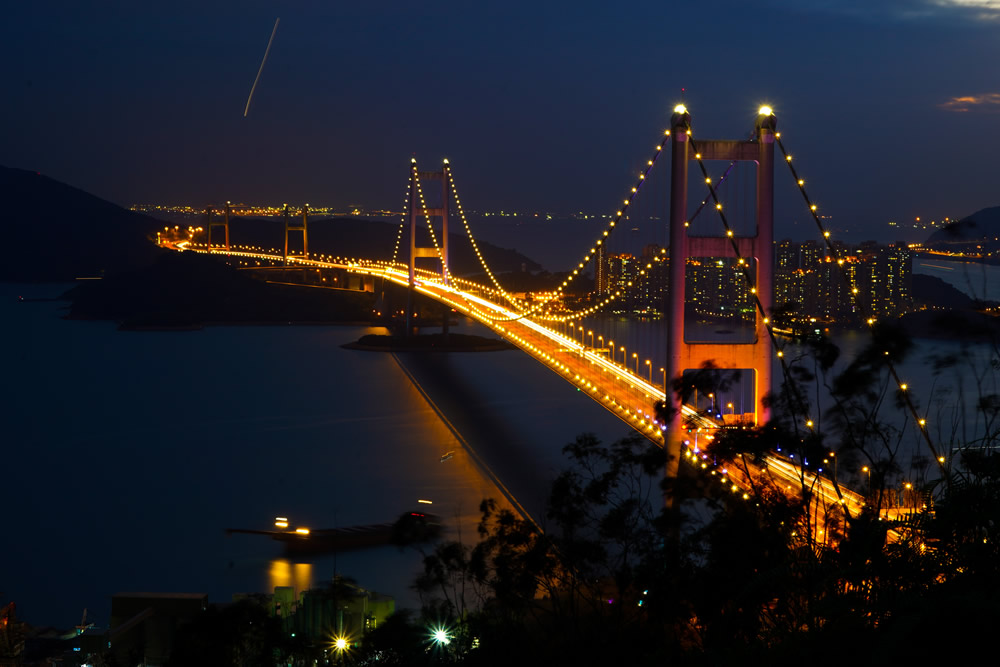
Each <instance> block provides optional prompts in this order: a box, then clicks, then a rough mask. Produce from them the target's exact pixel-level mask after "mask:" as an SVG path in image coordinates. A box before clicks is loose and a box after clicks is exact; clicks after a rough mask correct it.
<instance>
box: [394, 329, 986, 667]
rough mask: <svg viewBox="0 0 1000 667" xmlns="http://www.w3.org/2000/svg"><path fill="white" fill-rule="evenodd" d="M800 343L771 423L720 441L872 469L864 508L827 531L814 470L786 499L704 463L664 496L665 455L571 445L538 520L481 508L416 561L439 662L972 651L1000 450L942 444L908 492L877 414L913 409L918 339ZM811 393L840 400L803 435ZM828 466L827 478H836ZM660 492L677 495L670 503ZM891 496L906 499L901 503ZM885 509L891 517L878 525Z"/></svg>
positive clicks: (899, 438) (879, 656)
mask: <svg viewBox="0 0 1000 667" xmlns="http://www.w3.org/2000/svg"><path fill="white" fill-rule="evenodd" d="M804 349H805V350H806V352H805V353H803V356H802V359H800V360H798V361H799V363H798V364H797V365H794V366H793V367H792V372H791V373H789V374H788V375H787V376H786V378H785V385H784V387H783V391H782V392H781V393H779V394H778V395H777V396H776V397H775V399H774V401H773V405H774V406H775V413H776V418H774V419H773V420H772V422H771V423H769V424H767V425H766V426H765V427H762V428H760V429H752V430H750V429H746V430H744V429H732V430H727V431H725V432H724V433H722V434H721V436H720V437H719V438H718V439H717V442H716V444H715V447H716V448H717V450H716V451H717V452H718V453H719V455H720V456H721V455H723V454H724V455H725V456H726V457H727V459H728V460H731V461H735V462H736V463H737V464H739V463H740V462H743V463H747V462H750V461H753V462H754V463H757V464H760V463H762V462H763V461H764V460H765V456H764V455H765V453H767V452H774V451H776V450H778V449H781V450H782V451H784V452H786V453H787V454H788V455H790V456H795V455H797V457H798V460H800V461H801V460H805V459H810V458H811V459H812V460H814V461H819V460H823V458H824V457H830V458H829V459H828V461H829V460H832V459H833V457H838V458H837V460H838V461H839V462H840V463H841V464H842V465H845V466H850V467H852V468H858V469H861V464H863V465H864V466H865V468H866V469H867V470H869V471H874V475H872V474H871V472H869V477H868V480H867V481H868V485H867V489H866V491H867V496H868V497H867V500H868V505H867V509H866V510H865V511H863V512H862V513H861V514H860V515H856V516H845V515H843V512H840V517H839V522H838V521H836V520H835V521H831V522H830V523H829V524H820V523H819V521H818V519H817V516H818V514H820V513H825V514H827V515H828V516H829V515H830V514H831V513H836V512H837V511H839V509H837V508H831V507H823V506H822V503H821V502H819V501H818V499H817V497H816V496H815V495H814V494H813V493H812V491H813V489H812V486H811V484H814V483H815V482H810V481H809V477H810V476H811V475H812V473H813V472H816V468H817V467H818V466H816V465H814V466H813V469H812V471H810V474H809V475H807V474H805V473H803V475H802V479H801V484H800V488H799V489H797V493H794V494H787V493H783V492H780V491H779V490H778V489H777V488H776V487H774V486H769V485H766V484H763V485H757V486H755V487H754V488H753V496H752V498H751V500H750V501H745V500H743V498H742V496H741V495H738V494H732V493H730V492H728V491H726V490H725V487H724V486H722V485H719V484H718V483H715V484H712V483H711V481H710V480H711V479H712V478H710V477H708V476H691V477H686V478H682V479H680V480H678V481H677V482H676V484H675V485H674V486H673V487H672V488H670V489H667V490H666V491H665V490H664V489H663V488H661V484H660V479H661V477H662V470H663V468H664V464H665V459H664V454H663V452H662V451H661V450H659V449H657V448H655V447H653V446H652V445H650V444H649V443H647V442H646V441H645V440H643V439H641V438H639V437H638V436H636V437H631V438H626V439H624V440H621V441H619V442H616V443H614V444H612V445H610V446H605V445H604V444H602V443H600V442H598V441H597V440H596V439H595V438H594V437H592V436H589V435H583V436H580V437H578V438H577V440H576V442H574V443H572V444H570V445H568V446H567V447H566V448H565V450H564V451H565V453H566V454H567V455H568V456H569V458H570V461H571V464H572V467H571V469H570V470H569V471H567V472H565V473H564V474H562V475H561V476H560V477H559V478H558V479H557V480H556V481H555V482H554V484H553V487H552V490H551V496H550V501H549V507H548V512H547V516H546V521H545V525H544V532H543V531H542V530H540V529H539V527H537V526H535V525H534V524H532V523H530V522H528V521H525V520H522V519H520V518H519V517H517V516H515V515H514V514H513V513H511V512H510V511H508V510H504V509H500V508H499V507H498V505H497V504H496V503H494V502H493V501H485V502H484V503H483V505H482V508H481V509H482V522H481V525H480V537H481V541H480V542H479V543H478V544H476V545H474V546H469V545H464V544H461V543H457V542H449V543H444V544H440V545H438V547H437V548H436V549H435V551H434V552H433V553H432V554H430V555H429V556H427V558H426V559H425V569H424V573H423V575H422V576H421V577H420V579H419V581H418V582H417V584H416V585H417V588H418V589H419V590H420V591H421V593H422V595H423V596H424V600H425V601H426V608H425V616H426V617H427V618H434V619H437V620H438V621H439V622H441V623H443V624H445V625H447V627H449V628H450V633H451V635H450V637H451V642H450V643H449V644H448V645H447V646H438V647H436V649H437V653H435V654H434V655H433V657H434V658H435V659H437V660H439V661H453V662H462V663H463V664H470V665H473V664H510V663H514V662H517V663H529V664H543V663H544V664H580V665H583V664H653V663H658V664H662V663H664V662H668V663H670V664H681V665H683V664H698V665H703V664H720V663H722V662H723V661H729V660H740V661H743V662H745V661H748V660H749V661H751V662H763V661H767V662H768V663H770V664H786V663H792V662H793V661H794V662H796V663H799V662H801V661H802V660H809V661H810V662H811V663H814V664H815V663H819V664H835V663H843V662H845V661H850V662H860V663H863V664H868V663H875V662H892V663H896V662H899V661H900V660H906V659H911V660H915V661H919V662H920V663H921V664H923V663H926V662H928V661H929V660H932V659H945V658H947V659H948V660H955V659H956V658H961V657H963V656H969V657H972V658H975V659H980V656H981V651H982V650H984V648H985V647H986V646H987V642H988V640H989V639H990V637H991V633H990V630H991V625H992V619H993V618H995V616H996V613H997V611H998V610H1000V549H998V540H1000V535H998V531H1000V456H998V455H996V454H994V453H993V451H994V450H993V449H992V448H990V447H984V446H982V444H983V443H982V442H978V443H977V446H975V447H963V448H960V449H956V448H955V446H954V443H952V444H951V445H950V446H949V451H954V452H955V454H954V455H953V456H952V457H951V458H950V459H947V460H945V459H943V458H942V459H941V460H940V461H941V465H940V466H934V467H931V468H929V470H930V472H931V473H933V472H934V471H939V472H940V474H939V475H933V474H926V472H925V474H924V475H923V477H921V478H920V479H918V480H916V482H915V486H914V485H910V484H908V485H907V489H911V488H912V490H911V491H908V493H909V496H906V495H904V492H903V491H902V490H901V489H902V487H901V486H900V485H899V482H900V477H899V475H900V474H901V473H900V470H901V465H900V460H901V451H902V450H901V445H902V443H903V440H904V436H905V434H906V433H905V431H906V428H907V427H908V426H909V427H912V426H913V424H912V423H911V424H909V425H908V424H907V423H906V422H905V420H904V422H903V424H902V425H899V424H898V423H893V422H891V421H889V420H887V419H885V418H884V414H885V411H886V409H887V408H899V407H904V408H905V407H907V406H906V405H905V401H904V398H907V397H901V396H900V395H899V392H898V391H895V392H894V391H892V384H891V382H890V381H889V380H890V375H891V373H892V368H891V367H890V366H889V365H890V364H892V363H893V362H896V363H898V361H899V360H901V359H902V358H903V356H905V354H906V352H907V351H908V349H909V344H908V342H907V341H906V339H905V337H902V336H900V335H899V333H898V332H894V331H881V332H878V335H877V336H875V337H874V338H873V342H872V345H871V346H870V347H869V349H866V350H863V351H862V353H861V354H859V355H858V357H857V358H856V359H854V360H853V361H852V362H851V363H850V364H848V365H847V366H846V368H844V369H843V370H841V371H839V372H838V373H833V371H832V369H833V368H834V365H835V362H836V359H837V353H836V350H835V349H831V347H830V346H829V345H828V344H827V342H826V341H823V340H816V341H809V342H808V344H807V345H806V346H804ZM820 387H823V388H825V389H826V390H827V391H829V393H830V395H831V396H832V405H830V406H827V407H826V409H825V410H824V412H823V414H824V415H825V417H826V426H827V428H826V430H825V432H822V431H820V430H819V429H818V428H816V429H810V430H804V429H800V428H799V429H797V428H796V426H795V423H796V422H799V423H805V420H804V419H802V413H803V411H806V410H809V409H810V408H809V407H808V405H807V403H808V401H807V399H808V397H809V394H810V388H820ZM980 394H981V398H980V400H979V401H978V403H977V409H978V410H979V411H980V413H981V417H982V419H983V420H984V422H985V423H986V424H988V425H989V424H994V423H996V418H997V415H998V414H1000V400H997V399H996V397H995V396H994V397H992V398H991V397H990V395H983V392H980ZM817 414H819V413H817ZM915 430H916V431H917V434H918V436H923V435H924V434H923V432H922V431H921V430H919V429H915ZM989 432H991V431H989ZM925 439H926V438H925ZM928 443H929V440H928ZM834 450H835V451H834ZM915 458H917V457H915ZM845 462H846V463H845ZM910 466H911V469H912V467H913V463H912V462H911V464H910ZM828 467H829V465H828ZM836 470H837V468H834V470H833V471H830V470H827V471H826V472H825V473H823V474H824V475H826V476H828V478H829V479H831V480H832V481H833V483H834V484H838V483H839V482H838V480H837V473H836ZM831 473H832V474H831ZM894 475H895V477H894ZM715 479H717V478H715ZM853 481H854V486H855V487H858V486H859V485H858V479H857V475H856V474H855V479H854V480H853ZM665 492H667V493H671V494H673V495H674V497H675V498H679V499H686V501H685V502H683V503H681V504H680V509H678V510H676V511H675V512H668V511H666V510H664V509H663V505H664V503H663V493H665ZM902 504H907V505H909V507H910V509H909V510H908V511H907V512H899V511H898V510H899V509H900V507H901V505H902ZM887 508H889V509H893V510H896V511H895V512H894V513H891V516H893V517H896V518H895V519H894V520H887V519H884V518H883V519H880V518H879V514H880V513H882V514H884V510H886V509H887ZM834 518H836V517H834ZM821 526H834V527H835V528H836V531H837V535H836V536H835V538H834V539H831V536H829V535H828V536H826V537H824V538H823V539H820V538H818V535H820V533H819V530H818V529H819V528H820V527H821ZM382 650H388V651H390V652H391V650H392V649H390V648H386V647H382ZM425 655H427V656H428V657H431V654H430V653H426V654H425Z"/></svg>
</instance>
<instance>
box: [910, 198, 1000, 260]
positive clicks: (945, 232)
mask: <svg viewBox="0 0 1000 667" xmlns="http://www.w3.org/2000/svg"><path fill="white" fill-rule="evenodd" d="M998 244H1000V206H993V207H990V208H984V209H982V210H980V211H976V212H975V213H973V214H972V215H968V216H966V217H964V218H962V219H961V220H959V221H957V222H953V223H951V224H950V225H948V226H946V227H944V228H942V229H939V230H937V231H936V232H934V233H933V234H931V235H930V237H928V239H927V241H926V242H925V244H924V245H926V246H927V247H928V248H934V249H938V250H948V249H952V250H955V249H958V250H960V249H961V248H962V247H963V246H967V245H968V246H971V247H973V248H974V247H976V246H977V245H982V246H984V247H983V248H982V249H981V250H986V246H989V247H990V248H991V249H992V248H993V247H995V246H997V245H998Z"/></svg>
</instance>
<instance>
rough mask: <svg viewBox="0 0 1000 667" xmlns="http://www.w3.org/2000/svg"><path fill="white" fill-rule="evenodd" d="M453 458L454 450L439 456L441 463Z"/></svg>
mask: <svg viewBox="0 0 1000 667" xmlns="http://www.w3.org/2000/svg"><path fill="white" fill-rule="evenodd" d="M453 456H455V450H454V449H452V450H450V451H447V452H445V453H444V454H442V455H441V463H444V462H445V461H447V460H448V459H450V458H452V457H453Z"/></svg>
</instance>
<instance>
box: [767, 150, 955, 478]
mask: <svg viewBox="0 0 1000 667" xmlns="http://www.w3.org/2000/svg"><path fill="white" fill-rule="evenodd" d="M775 142H776V143H777V144H778V148H779V149H780V150H781V154H782V156H783V157H784V158H785V164H787V165H788V170H789V171H790V172H791V175H792V178H793V179H794V180H795V183H796V185H798V187H799V192H801V193H802V198H803V199H804V200H805V203H806V207H807V208H808V209H809V213H810V215H812V219H813V222H815V223H816V227H817V228H818V229H819V232H820V236H822V237H823V242H824V243H825V244H826V248H827V250H828V251H829V252H830V254H832V255H833V257H834V259H836V265H837V271H838V272H839V273H840V275H841V277H842V278H843V280H844V282H845V283H847V285H849V286H850V288H851V289H850V294H851V300H852V302H853V303H854V307H855V308H857V309H858V311H860V312H862V317H863V318H864V319H865V321H866V322H867V323H868V330H869V332H870V333H871V334H872V336H873V337H874V335H875V317H874V316H873V314H872V313H871V311H870V309H868V307H867V305H866V304H864V303H862V302H861V298H860V296H859V290H858V287H857V285H856V284H855V283H854V281H853V280H852V279H851V277H850V275H849V274H848V272H847V270H846V268H845V262H844V259H843V258H842V257H841V256H840V254H839V253H838V251H837V248H836V247H835V246H834V245H833V240H832V238H831V234H830V231H829V230H828V229H826V227H825V226H824V225H823V221H822V220H821V219H820V217H819V213H817V210H818V208H819V207H818V206H817V205H816V204H815V203H813V201H812V200H811V199H810V198H809V194H808V193H807V192H806V187H805V184H806V182H805V179H802V178H800V177H799V174H798V172H797V170H796V169H795V165H793V164H792V156H791V155H789V153H788V151H787V150H786V149H785V144H784V142H782V141H781V134H780V133H775ZM886 355H887V357H886V359H885V360H884V361H885V365H886V368H888V369H889V374H890V375H891V376H892V379H893V380H894V381H895V383H896V387H897V389H899V394H900V395H901V396H902V398H903V402H904V403H905V405H906V408H907V410H908V411H909V413H910V416H911V417H913V421H914V423H915V424H916V425H917V426H918V427H919V430H920V433H921V435H922V436H923V439H924V442H925V443H926V444H927V447H928V449H930V451H931V454H932V455H933V457H934V461H935V463H937V465H938V468H940V469H941V473H942V476H943V477H944V479H945V480H946V481H947V480H948V479H949V477H948V474H947V472H948V471H947V467H946V465H945V462H944V461H943V460H942V459H943V457H942V456H940V455H939V454H938V450H937V448H936V447H935V446H934V442H933V441H932V440H931V436H930V431H929V430H928V429H927V420H926V418H924V417H921V416H920V413H919V412H918V411H917V406H916V405H915V404H914V403H913V400H912V399H911V398H910V396H911V394H910V391H909V385H908V384H907V383H905V382H903V380H902V379H901V378H900V377H899V373H898V371H897V369H896V365H895V364H894V363H893V362H892V359H891V358H889V357H888V351H887V352H886Z"/></svg>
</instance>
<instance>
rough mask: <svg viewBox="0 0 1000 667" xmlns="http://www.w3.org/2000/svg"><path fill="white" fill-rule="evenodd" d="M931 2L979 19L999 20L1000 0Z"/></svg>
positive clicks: (939, 0)
mask: <svg viewBox="0 0 1000 667" xmlns="http://www.w3.org/2000/svg"><path fill="white" fill-rule="evenodd" d="M931 3H932V4H935V5H937V6H939V7H943V8H945V9H957V10H959V11H963V12H967V13H968V15H970V16H972V18H975V19H978V20H980V21H998V22H1000V0H931Z"/></svg>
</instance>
